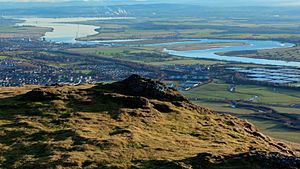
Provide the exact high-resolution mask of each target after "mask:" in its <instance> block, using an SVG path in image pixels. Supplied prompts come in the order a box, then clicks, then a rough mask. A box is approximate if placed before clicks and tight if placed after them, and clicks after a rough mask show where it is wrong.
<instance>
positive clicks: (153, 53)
mask: <svg viewBox="0 0 300 169" xmlns="http://www.w3.org/2000/svg"><path fill="white" fill-rule="evenodd" d="M68 51H71V52H74V53H79V54H89V55H93V56H97V57H108V58H114V59H121V60H125V61H131V62H138V63H143V64H148V65H156V66H161V65H175V64H184V65H192V64H203V65H213V64H224V63H225V62H222V61H213V60H203V59H193V58H186V57H179V56H171V55H168V54H167V53H163V52H162V48H161V47H96V48H77V49H69V50H68Z"/></svg>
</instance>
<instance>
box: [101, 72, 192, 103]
mask: <svg viewBox="0 0 300 169" xmlns="http://www.w3.org/2000/svg"><path fill="white" fill-rule="evenodd" d="M105 87H106V88H107V89H111V90H114V92H116V93H120V94H125V95H132V96H142V97H145V98H148V99H157V100H161V101H187V102H188V100H187V99H186V98H184V97H183V96H182V95H181V94H180V93H179V92H178V91H176V90H174V89H171V88H168V87H166V86H165V85H164V84H163V83H161V82H158V81H154V80H151V79H146V78H143V77H141V76H139V75H132V76H130V77H129V78H127V79H125V80H123V81H120V82H116V83H113V84H109V85H106V86H105Z"/></svg>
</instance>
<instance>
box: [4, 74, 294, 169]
mask: <svg viewBox="0 0 300 169" xmlns="http://www.w3.org/2000/svg"><path fill="white" fill-rule="evenodd" d="M31 88H35V89H33V90H31ZM27 91H29V92H27ZM17 94H19V95H17ZM0 97H1V100H0V168H24V169H25V168H26V169H30V168H35V169H36V168H44V169H46V168H145V169H146V168H147V169H149V168H172V169H173V168H175V169H176V168H178V169H179V168H194V169H198V168H199V169H200V168H272V169H276V168H278V169H279V168H300V159H299V158H297V155H299V152H297V151H296V150H294V149H293V147H289V146H288V145H286V144H285V143H281V142H277V141H274V140H272V139H271V138H269V137H268V136H265V135H263V134H261V133H260V132H259V131H258V130H257V129H256V127H255V126H253V125H252V124H250V123H248V122H247V121H244V120H240V119H238V118H236V117H233V116H229V115H221V114H217V113H215V112H213V111H211V110H208V109H206V108H202V107H198V106H196V105H194V104H192V103H190V102H189V101H188V100H187V99H186V98H184V97H183V96H182V95H180V94H179V93H178V92H177V91H175V90H174V89H170V88H167V87H166V86H165V85H163V84H162V83H160V82H157V81H152V80H150V79H145V78H142V77H140V76H137V75H133V76H131V77H129V78H128V79H125V80H124V81H120V82H115V83H111V84H96V85H79V86H67V85H53V86H43V87H30V86H26V87H16V88H0Z"/></svg>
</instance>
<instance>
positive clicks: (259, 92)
mask: <svg viewBox="0 0 300 169" xmlns="http://www.w3.org/2000/svg"><path fill="white" fill-rule="evenodd" d="M228 88H229V84H226V83H224V82H223V81H214V82H213V83H210V84H207V85H204V86H200V87H197V88H195V89H193V90H190V91H187V92H184V95H185V96H187V97H191V98H197V97H199V98H204V99H217V100H226V99H229V100H244V99H249V98H251V97H253V96H258V99H257V100H256V102H258V103H264V104H281V105H290V104H298V103H299V102H300V92H299V91H295V90H288V89H279V88H272V87H263V86H255V85H238V86H237V88H236V92H234V93H233V92H229V91H228Z"/></svg>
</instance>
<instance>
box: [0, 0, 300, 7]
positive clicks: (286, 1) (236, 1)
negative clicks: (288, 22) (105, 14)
mask: <svg viewBox="0 0 300 169" xmlns="http://www.w3.org/2000/svg"><path fill="white" fill-rule="evenodd" d="M62 1H74V0H0V2H62ZM75 1H89V2H91V1H104V2H105V1H107V2H118V1H119V2H122V3H124V2H126V1H124V0H123V1H122V0H75ZM127 1H129V0H127ZM130 1H131V2H138V3H164V2H165V3H173V2H176V3H180V2H181V3H185V4H188V3H196V4H200V5H201V4H202V5H212V6H213V5H216V6H247V5H251V6H300V0H130Z"/></svg>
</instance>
